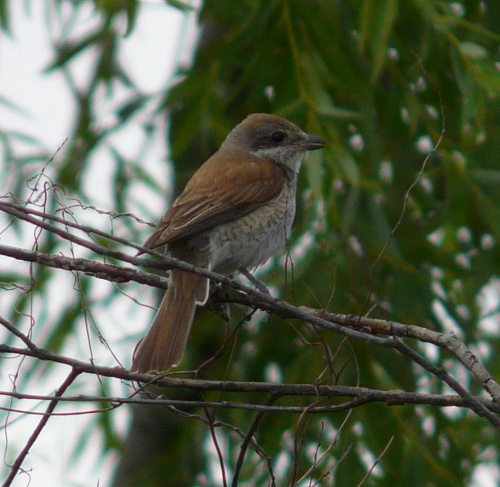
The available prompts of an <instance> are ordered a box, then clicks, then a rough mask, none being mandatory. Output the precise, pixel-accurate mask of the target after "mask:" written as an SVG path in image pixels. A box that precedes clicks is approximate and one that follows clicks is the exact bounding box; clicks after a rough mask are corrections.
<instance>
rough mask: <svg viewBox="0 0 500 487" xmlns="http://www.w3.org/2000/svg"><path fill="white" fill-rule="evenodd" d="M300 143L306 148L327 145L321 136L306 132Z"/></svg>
mask: <svg viewBox="0 0 500 487" xmlns="http://www.w3.org/2000/svg"><path fill="white" fill-rule="evenodd" d="M300 145H302V147H304V149H305V150H318V149H322V148H323V147H325V145H326V142H325V141H324V140H323V139H322V138H321V137H317V136H316V135H309V134H306V136H305V138H304V139H303V140H302V141H301V144H300Z"/></svg>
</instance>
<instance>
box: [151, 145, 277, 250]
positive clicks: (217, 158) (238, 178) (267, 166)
mask: <svg viewBox="0 0 500 487" xmlns="http://www.w3.org/2000/svg"><path fill="white" fill-rule="evenodd" d="M235 158H237V160H238V162H237V163H235ZM286 180H287V175H286V173H285V171H284V170H283V169H282V168H281V167H280V166H278V165H277V164H276V163H274V162H273V161H270V160H266V159H263V158H259V157H256V156H252V155H251V154H248V153H243V152H236V151H235V152H231V153H228V152H227V151H225V153H224V154H220V153H216V154H214V155H213V156H212V157H211V158H210V159H209V160H208V161H207V162H206V163H205V164H204V165H203V166H201V167H200V169H198V171H197V172H196V173H195V174H194V175H193V177H192V178H191V180H190V181H189V182H188V184H187V185H186V188H185V190H184V192H183V193H182V194H181V195H180V196H179V198H177V199H176V200H175V202H174V204H173V206H172V207H171V208H170V209H169V210H168V211H167V213H166V214H165V216H164V217H163V218H162V220H161V221H160V223H159V224H158V226H157V228H156V230H155V232H154V233H153V234H152V235H151V236H150V237H149V238H148V239H147V241H146V242H145V244H144V247H146V248H148V249H155V248H157V247H160V246H162V245H165V244H167V243H169V242H173V241H176V240H179V239H182V238H185V237H190V236H193V235H196V234H197V233H200V232H202V231H204V230H208V229H210V228H213V227H215V226H217V225H221V224H223V223H227V222H230V221H234V220H236V219H238V218H241V217H243V216H245V215H247V214H248V213H251V212H252V211H254V210H256V209H257V208H259V207H260V206H262V205H263V204H265V203H266V202H268V201H270V200H272V199H274V198H276V197H277V196H278V195H279V194H280V193H281V191H282V189H283V186H284V185H285V184H286Z"/></svg>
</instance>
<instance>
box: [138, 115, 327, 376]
mask: <svg viewBox="0 0 500 487" xmlns="http://www.w3.org/2000/svg"><path fill="white" fill-rule="evenodd" d="M324 146H325V141H324V140H323V139H321V138H319V137H316V136H314V135H309V134H307V133H305V132H304V131H303V130H301V129H300V128H299V127H297V126H296V125H295V124H293V123H292V122H289V121H288V120H285V119H284V118H281V117H278V116H276V115H269V114H264V113H256V114H253V115H250V116H248V117H247V118H246V119H245V120H243V121H242V122H241V123H240V124H238V125H236V127H234V129H233V130H232V131H231V132H230V133H229V135H228V136H227V137H226V140H225V141H224V142H223V143H222V145H221V147H220V149H219V150H218V151H217V152H216V153H215V154H214V155H213V156H212V157H210V158H209V159H208V160H207V161H206V162H205V163H204V164H203V165H202V166H201V167H200V168H199V169H198V170H197V171H196V173H195V174H194V175H193V177H192V178H191V179H190V181H189V182H188V183H187V185H186V187H185V189H184V191H183V192H182V194H181V195H180V196H179V197H178V198H177V199H176V200H175V202H174V204H173V206H172V207H171V208H170V209H169V210H168V211H167V212H166V214H165V216H164V217H163V218H162V220H161V221H160V223H159V224H158V226H157V228H156V230H155V232H154V233H153V234H152V235H151V236H150V237H149V238H148V239H147V240H146V242H145V244H144V247H145V248H146V249H156V248H159V247H163V246H166V252H167V254H168V255H170V256H171V257H175V258H177V259H180V260H183V261H185V262H188V263H190V264H193V265H195V266H197V267H201V268H203V269H208V270H213V271H215V272H218V273H222V274H227V275H229V274H232V273H234V272H236V271H239V270H242V269H245V270H248V269H253V268H255V267H257V266H258V265H260V264H262V263H263V262H265V261H266V260H267V259H268V258H269V257H270V256H271V255H273V254H274V253H275V252H276V251H278V250H279V249H280V248H281V247H283V245H284V244H285V243H286V241H287V240H288V237H289V236H290V230H291V227H292V223H293V219H294V217H295V202H296V192H297V178H298V174H299V171H300V167H301V165H302V160H303V156H304V154H305V152H307V151H313V150H316V149H321V148H322V147H324ZM209 288H210V283H209V279H207V278H205V277H201V276H199V275H196V274H193V273H190V272H187V271H183V270H180V269H172V271H171V280H170V284H169V287H168V289H167V292H166V293H165V296H164V298H163V300H162V302H161V304H160V308H159V310H158V312H157V314H156V316H155V318H154V321H153V323H152V325H151V327H150V329H149V331H148V333H147V335H146V336H145V338H144V339H142V341H141V342H140V343H139V344H138V346H137V348H136V352H135V354H134V358H133V364H132V371H137V372H141V373H145V372H152V371H156V372H163V371H166V370H168V369H169V368H170V367H172V366H174V365H177V364H178V363H179V362H180V360H181V358H182V355H183V353H184V349H185V348H186V343H187V339H188V335H189V331H190V329H191V324H192V322H193V317H194V313H195V309H196V306H197V305H203V304H205V303H206V301H207V299H208V295H209Z"/></svg>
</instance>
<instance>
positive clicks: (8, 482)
mask: <svg viewBox="0 0 500 487" xmlns="http://www.w3.org/2000/svg"><path fill="white" fill-rule="evenodd" d="M80 373H81V372H80V371H78V370H76V369H72V370H71V372H70V373H69V375H68V377H66V379H65V380H64V382H63V383H62V384H61V386H60V387H59V388H58V389H57V391H56V393H55V396H54V399H52V400H51V401H50V403H49V405H48V407H47V411H46V412H45V414H44V416H43V417H42V419H41V420H40V422H39V423H38V425H37V427H36V428H35V430H34V431H33V433H32V434H31V436H30V437H29V439H28V442H27V443H26V445H25V447H24V448H23V449H22V451H21V452H20V453H19V455H18V456H17V458H16V460H15V462H14V463H13V464H12V467H11V469H10V473H9V476H8V477H7V479H6V480H5V482H4V483H3V484H2V485H3V487H9V486H10V485H11V484H12V482H13V481H14V478H15V476H16V475H17V473H18V471H19V469H20V468H21V466H22V464H23V462H24V460H25V458H26V456H27V455H28V453H29V451H30V449H31V447H32V446H33V445H34V444H35V441H36V440H37V439H38V437H39V436H40V433H41V432H42V430H43V428H44V427H45V425H46V424H47V422H48V421H49V419H50V417H51V415H52V413H53V411H54V409H55V408H56V406H57V405H58V404H59V398H60V397H62V395H63V394H64V393H65V392H66V390H67V389H68V387H69V386H70V385H71V384H72V383H73V382H74V381H75V379H76V378H77V377H78V375H79V374H80Z"/></svg>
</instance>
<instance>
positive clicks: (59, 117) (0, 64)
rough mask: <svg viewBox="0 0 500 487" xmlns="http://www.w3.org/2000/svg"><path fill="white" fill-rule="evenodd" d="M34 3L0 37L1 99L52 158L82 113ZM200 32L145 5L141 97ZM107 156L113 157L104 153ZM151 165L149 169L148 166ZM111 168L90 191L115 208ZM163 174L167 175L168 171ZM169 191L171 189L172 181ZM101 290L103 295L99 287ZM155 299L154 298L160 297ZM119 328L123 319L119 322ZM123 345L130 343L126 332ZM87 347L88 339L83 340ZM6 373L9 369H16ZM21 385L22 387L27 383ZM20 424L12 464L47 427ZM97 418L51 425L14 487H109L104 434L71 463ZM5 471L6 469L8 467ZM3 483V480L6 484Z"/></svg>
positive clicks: (168, 74) (4, 115)
mask: <svg viewBox="0 0 500 487" xmlns="http://www.w3.org/2000/svg"><path fill="white" fill-rule="evenodd" d="M29 3H30V5H31V9H30V12H31V13H30V15H27V14H26V12H25V10H24V8H25V6H26V3H25V2H23V1H19V0H13V1H11V2H10V4H11V18H12V35H11V36H10V37H8V36H5V35H3V34H0V98H4V99H7V100H9V101H15V103H16V104H17V105H18V106H19V107H20V108H21V109H22V111H23V112H24V113H21V114H19V113H16V112H15V111H13V110H11V109H10V108H8V107H5V106H4V105H3V104H2V103H0V131H5V130H8V131H19V132H21V133H24V134H26V133H28V134H30V135H31V136H32V137H34V138H35V139H37V140H40V141H42V142H43V146H44V147H45V148H46V149H47V151H48V152H49V153H53V152H54V151H55V150H56V149H57V148H58V147H59V146H60V145H61V143H62V142H63V141H64V140H65V139H66V138H67V137H68V136H69V135H70V134H71V132H72V122H73V110H74V108H75V107H74V106H73V101H72V97H71V95H70V94H69V92H68V87H67V83H66V82H65V81H64V80H63V79H62V77H61V75H60V73H53V74H44V73H43V72H44V70H45V69H46V68H47V66H49V65H50V63H51V62H52V61H53V50H52V47H51V45H52V42H53V40H54V37H55V36H54V35H53V33H54V31H51V32H52V39H51V35H49V34H48V27H47V24H46V22H47V11H46V9H47V5H48V3H49V2H43V1H39V0H36V1H32V2H29ZM90 3H91V2H89V4H90ZM53 20H54V19H53ZM54 22H55V21H54ZM94 23H95V18H94V17H93V12H92V11H91V10H89V11H87V12H85V11H83V12H82V14H81V15H80V17H79V19H78V24H77V25H78V27H77V31H79V32H82V31H86V30H87V29H89V28H91V27H92V26H93V25H94ZM193 26H194V16H193V15H190V16H187V17H186V16H184V15H183V14H182V13H180V12H179V11H178V10H175V9H173V8H171V7H169V6H167V5H166V4H165V2H164V1H162V0H146V1H143V2H141V8H140V13H139V17H138V19H137V25H136V27H135V29H134V31H133V35H131V36H130V37H128V38H126V39H124V40H123V42H122V48H121V51H120V57H121V60H122V61H123V63H124V65H125V67H126V69H127V73H128V74H129V75H130V76H131V77H132V78H133V80H134V81H135V82H136V83H137V84H138V86H139V87H140V88H141V90H143V91H145V92H148V93H156V92H160V91H161V90H162V89H163V88H164V87H165V86H166V85H167V83H168V81H169V80H170V79H171V78H172V76H173V75H174V73H175V70H176V66H178V65H179V63H184V64H185V63H186V62H187V61H188V58H189V56H190V52H191V48H192V47H193V46H189V45H188V42H187V41H191V38H194V36H193V35H190V36H188V38H187V39H184V38H183V36H185V34H186V32H188V33H189V34H192V32H193V30H194V27H193ZM54 29H55V30H56V31H57V32H59V34H60V35H61V36H63V37H62V38H64V34H63V31H62V30H61V28H60V25H59V22H55V23H54ZM124 31H125V23H124ZM60 38H61V37H59V39H60ZM70 40H71V38H70ZM191 42H192V41H191ZM91 54H92V53H90V54H89V55H88V56H87V55H84V56H82V57H81V58H79V59H77V62H75V63H73V64H72V65H71V72H72V73H73V75H74V76H75V77H76V79H77V80H78V82H79V83H85V81H86V79H87V72H88V68H89V65H90V63H91V62H92V55H91ZM118 95H119V94H118ZM107 108H108V107H106V106H105V105H103V108H102V113H100V114H99V116H100V118H101V119H102V120H103V123H105V122H106V117H108V116H109V114H108V113H107V112H109V113H112V110H111V109H109V110H107ZM139 134H140V130H138V129H137V128H134V127H124V129H123V130H122V131H120V132H118V134H117V135H116V136H114V137H115V138H114V140H113V141H112V142H113V143H115V144H117V145H118V146H119V147H120V148H121V149H122V150H123V152H124V153H127V152H128V151H130V152H132V153H136V152H137V151H138V149H137V146H138V145H139V144H140V135H139ZM163 144H164V142H163ZM14 150H15V154H16V155H26V154H31V153H32V152H33V150H34V149H33V147H32V146H30V145H27V144H25V143H22V142H20V143H19V144H18V145H17V146H16V147H14ZM165 150H166V148H165V147H161V146H160V144H158V145H157V146H154V147H153V149H152V151H151V152H150V153H149V154H148V159H149V161H151V163H152V164H154V163H158V162H162V159H163V160H164V159H165ZM100 156H101V157H106V155H105V154H104V153H102V154H100ZM2 157H3V155H1V156H0V194H4V193H6V191H7V189H6V188H5V187H4V186H3V185H4V184H5V182H6V179H5V178H6V177H7V175H6V174H3V172H4V171H3V166H4V163H5V161H3V160H2ZM144 162H145V164H148V161H144ZM105 167H106V164H105V161H104V162H103V161H102V160H101V161H100V162H99V168H100V171H99V173H97V174H94V175H91V176H90V177H91V178H92V180H91V184H90V185H89V200H90V201H92V202H94V201H95V199H97V201H99V202H100V203H102V205H103V207H105V205H106V202H107V201H110V200H111V197H107V195H106V191H107V189H106V188H107V184H106V182H107V178H106V174H105V173H106V171H105V170H104V169H103V168H105ZM163 172H164V173H165V166H164V165H163ZM96 176H97V177H96ZM163 185H164V186H165V187H168V181H167V177H166V176H165V181H164V184H163ZM8 239H9V237H8V235H7V234H4V235H3V236H0V241H1V243H4V244H11V243H12V242H10V241H9V240H8ZM0 265H2V266H5V265H15V264H14V263H13V261H8V262H7V260H5V259H4V260H2V261H0ZM66 277H68V278H69V280H68V279H66V278H65V277H63V278H62V282H64V281H65V280H66V282H67V283H66V285H69V286H72V285H73V284H72V277H71V276H69V275H67V276H66ZM97 289H99V285H98V286H97ZM97 292H98V291H97ZM4 294H5V293H4ZM7 294H9V293H7ZM150 294H151V297H152V298H153V297H154V296H153V294H152V293H150ZM55 299H56V297H54V301H51V308H57V304H56V302H55ZM0 302H1V301H0ZM3 305H5V301H3ZM35 305H36V303H35ZM141 312H142V314H141V315H140V316H141V320H142V322H143V323H144V324H145V325H146V324H147V320H148V319H149V317H150V314H151V313H150V312H149V311H148V310H145V309H144V308H142V309H141ZM116 321H119V320H116V319H115V322H116ZM137 321H139V320H137ZM119 333H120V332H119V331H118V326H116V325H115V326H113V327H111V330H110V331H109V334H108V336H107V337H106V338H107V339H108V340H112V339H113V338H114V337H113V334H115V335H118V334H119ZM82 335H84V333H83V334H82ZM119 338H120V339H122V340H123V338H124V335H123V330H122V331H121V335H120V336H119ZM84 340H85V338H83V341H84ZM79 342H80V339H79V338H78V339H75V349H76V350H78V351H80V350H79V348H81V349H84V348H85V345H82V344H81V343H79ZM129 348H130V343H126V344H125V346H124V347H120V346H119V345H118V350H119V353H120V354H123V355H124V356H121V357H120V358H121V359H122V360H125V359H128V358H129V355H130V350H129ZM127 350H128V352H127ZM115 351H116V350H115ZM84 353H85V352H84ZM86 353H88V351H87V352H86ZM76 356H78V355H76ZM79 358H82V359H85V356H79ZM13 362H17V361H13ZM14 365H15V364H14ZM25 366H26V364H25ZM3 370H8V368H7V367H6V368H4V369H3ZM14 370H15V369H14ZM68 372H69V370H68V369H65V370H63V369H61V370H59V371H52V372H51V376H50V377H51V384H53V386H52V387H57V386H58V385H59V384H60V383H61V381H62V380H63V378H64V377H65V375H66V374H67V373H68ZM0 384H1V385H0V389H1V390H11V389H12V385H11V384H10V380H9V377H7V376H5V375H4V376H3V377H0ZM20 385H21V386H22V384H20ZM52 391H53V388H52V389H50V388H49V389H47V387H43V382H40V390H39V391H30V392H33V393H40V394H50V393H51V392H52ZM110 393H111V394H112V393H116V394H121V391H118V390H116V391H110ZM2 404H3V405H5V402H4V401H2ZM35 406H37V409H38V410H43V409H45V407H46V405H40V404H36V405H35V404H33V403H28V402H26V401H24V402H17V403H16V407H18V408H20V409H23V408H26V409H31V408H33V407H35ZM74 409H75V408H74V407H60V408H58V409H57V411H58V412H60V411H64V410H66V411H71V410H74ZM86 409H93V407H92V406H89V405H87V406H86ZM16 418H17V419H16ZM14 419H16V420H15V421H13V422H12V424H9V426H8V427H7V428H6V429H2V430H0V438H2V440H0V450H1V451H2V454H3V453H4V448H5V445H7V443H8V450H7V451H8V454H7V456H6V457H5V461H6V462H7V463H10V462H12V461H13V460H14V459H15V458H16V456H17V454H18V453H19V451H20V449H21V448H22V447H23V446H24V445H25V443H26V441H27V440H28V438H29V435H30V434H31V432H32V431H33V428H34V427H35V425H36V424H37V423H38V422H39V420H40V416H30V415H11V417H10V418H9V421H12V420H14ZM93 419H94V417H93V416H92V415H87V416H75V417H61V418H51V420H50V421H49V423H48V425H47V427H46V428H45V430H44V431H43V433H42V435H41V436H40V438H39V439H38V440H37V442H36V443H35V445H34V447H33V448H32V449H31V451H30V454H29V455H28V458H27V460H26V462H25V464H24V465H23V468H26V469H28V470H29V474H24V475H23V474H21V475H18V477H17V478H16V480H15V481H14V484H13V485H14V486H16V487H21V486H27V485H28V484H29V483H30V482H31V483H30V485H34V486H37V487H38V486H40V487H44V486H51V487H53V486H59V485H60V486H62V485H85V486H90V485H98V484H99V485H109V483H110V480H111V475H112V473H113V469H114V467H115V466H116V458H113V457H111V456H108V457H106V458H104V459H102V458H99V456H100V451H101V443H102V441H101V439H100V438H99V437H98V436H97V435H95V436H96V437H95V439H93V440H92V442H91V443H90V444H92V445H94V447H93V448H86V449H85V453H84V454H83V455H82V456H81V457H79V459H78V461H77V462H76V464H70V463H69V462H70V460H71V456H72V454H73V453H74V451H75V448H76V446H77V441H78V439H79V437H80V435H81V434H82V433H83V432H84V431H85V430H86V428H88V424H89V422H90V421H92V420H93ZM128 420H129V415H128V411H127V410H126V409H125V408H121V409H120V410H119V411H115V412H114V413H113V423H114V424H115V425H116V429H117V431H119V432H120V433H122V434H124V433H125V431H126V427H127V424H128ZM0 426H4V425H0ZM1 471H4V469H3V468H0V472H1ZM5 471H6V470H5ZM3 477H4V475H3V474H2V475H1V478H3Z"/></svg>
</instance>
